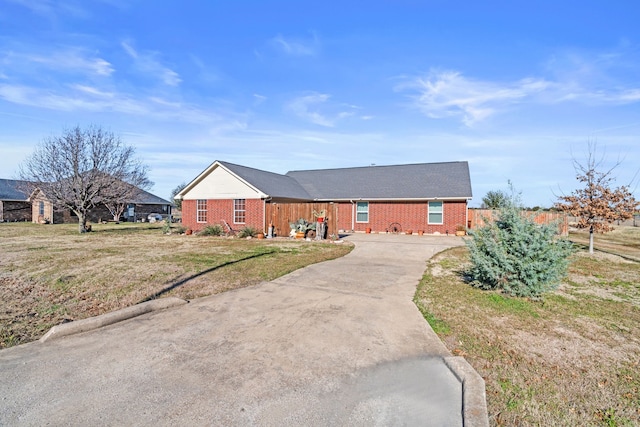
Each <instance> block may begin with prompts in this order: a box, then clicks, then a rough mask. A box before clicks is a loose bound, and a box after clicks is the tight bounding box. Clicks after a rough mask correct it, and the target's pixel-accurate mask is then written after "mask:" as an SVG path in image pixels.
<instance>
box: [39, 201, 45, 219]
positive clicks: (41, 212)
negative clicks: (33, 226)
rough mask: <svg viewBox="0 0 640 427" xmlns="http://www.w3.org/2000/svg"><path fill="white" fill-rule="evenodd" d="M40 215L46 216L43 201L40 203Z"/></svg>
mask: <svg viewBox="0 0 640 427" xmlns="http://www.w3.org/2000/svg"><path fill="white" fill-rule="evenodd" d="M38 215H43V216H44V202H43V201H40V203H39V206H38Z"/></svg>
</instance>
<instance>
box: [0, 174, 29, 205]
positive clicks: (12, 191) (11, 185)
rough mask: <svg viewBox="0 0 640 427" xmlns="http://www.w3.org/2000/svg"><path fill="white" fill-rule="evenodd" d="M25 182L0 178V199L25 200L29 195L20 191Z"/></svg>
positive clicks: (24, 186)
mask: <svg viewBox="0 0 640 427" xmlns="http://www.w3.org/2000/svg"><path fill="white" fill-rule="evenodd" d="M26 184H27V182H26V181H18V180H15V179H0V200H11V201H25V202H26V201H27V199H28V198H29V195H28V194H26V193H24V192H23V191H22V188H26Z"/></svg>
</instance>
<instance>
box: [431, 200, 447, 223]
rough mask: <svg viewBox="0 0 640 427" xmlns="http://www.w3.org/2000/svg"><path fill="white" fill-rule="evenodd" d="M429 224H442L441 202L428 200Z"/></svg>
mask: <svg viewBox="0 0 640 427" xmlns="http://www.w3.org/2000/svg"><path fill="white" fill-rule="evenodd" d="M428 216H429V219H428V223H429V224H443V219H444V215H443V206H442V202H435V201H434V202H429V214H428Z"/></svg>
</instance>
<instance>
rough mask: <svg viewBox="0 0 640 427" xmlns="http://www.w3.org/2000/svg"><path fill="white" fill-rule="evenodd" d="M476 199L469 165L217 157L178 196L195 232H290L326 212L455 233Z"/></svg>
mask: <svg viewBox="0 0 640 427" xmlns="http://www.w3.org/2000/svg"><path fill="white" fill-rule="evenodd" d="M471 197H472V192H471V179H470V175H469V165H468V163H467V162H446V163H419V164H406V165H394V166H367V167H354V168H342V169H318V170H301V171H292V172H287V173H286V174H285V175H280V174H276V173H272V172H267V171H264V170H259V169H254V168H250V167H246V166H241V165H237V164H233V163H229V162H223V161H215V162H213V163H212V164H211V165H210V166H209V167H208V168H206V169H205V170H204V171H203V172H202V173H201V174H200V175H198V176H197V177H196V178H195V179H194V180H193V181H191V182H190V183H189V184H188V185H187V186H186V187H185V188H184V189H183V190H182V191H181V192H180V193H178V195H177V196H176V198H179V199H181V200H182V222H183V224H184V225H185V226H187V227H190V228H191V229H192V230H194V231H198V230H201V229H202V228H204V227H205V226H207V225H211V224H225V223H226V224H229V226H230V227H231V228H235V229H241V228H243V227H246V226H251V227H255V228H257V229H259V230H264V231H265V232H267V230H268V227H269V225H271V224H272V225H273V226H274V228H275V232H276V233H277V235H280V236H282V235H288V234H289V223H291V222H294V221H296V220H297V219H298V218H300V217H302V218H304V219H306V220H307V221H313V220H314V219H315V218H314V216H315V215H317V214H318V213H320V212H322V211H324V212H325V216H326V221H327V227H328V230H329V233H336V232H339V231H351V230H352V231H369V230H370V231H372V232H395V231H400V232H407V231H409V230H412V231H413V232H417V231H423V232H424V233H440V234H446V233H454V232H455V231H456V228H458V227H466V226H467V220H468V217H467V203H468V201H469V200H470V199H471Z"/></svg>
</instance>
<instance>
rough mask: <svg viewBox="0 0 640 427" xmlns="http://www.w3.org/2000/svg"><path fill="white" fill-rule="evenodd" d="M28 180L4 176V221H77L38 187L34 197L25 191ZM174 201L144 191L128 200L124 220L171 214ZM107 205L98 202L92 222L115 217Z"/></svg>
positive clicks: (0, 184) (0, 201) (0, 192)
mask: <svg viewBox="0 0 640 427" xmlns="http://www.w3.org/2000/svg"><path fill="white" fill-rule="evenodd" d="M28 184H29V183H28V182H25V181H15V180H8V179H0V221H32V222H34V223H56V224H61V223H77V222H78V217H77V216H76V215H75V214H74V213H73V212H72V211H70V210H69V209H62V210H58V209H54V206H53V203H51V201H50V200H49V199H48V198H47V197H46V194H44V193H43V192H42V191H40V190H38V189H36V190H35V191H34V192H33V193H32V194H31V195H30V196H29V195H28V194H26V193H25V192H24V191H26V189H27V188H28ZM171 207H172V203H171V202H169V201H167V200H164V199H162V198H160V197H158V196H155V195H153V194H151V193H149V192H147V191H143V190H140V193H139V194H138V195H137V196H136V197H135V198H134V200H131V201H128V203H127V208H126V209H125V211H124V214H123V217H122V218H121V220H124V221H130V222H134V221H146V220H147V216H148V215H149V214H151V213H156V214H160V215H162V216H163V217H164V218H166V217H168V216H170V215H171ZM112 219H113V215H111V213H110V212H109V210H108V209H107V207H106V206H104V205H98V206H96V207H94V208H93V209H91V211H90V212H89V215H88V220H89V221H90V222H101V221H108V220H112Z"/></svg>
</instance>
